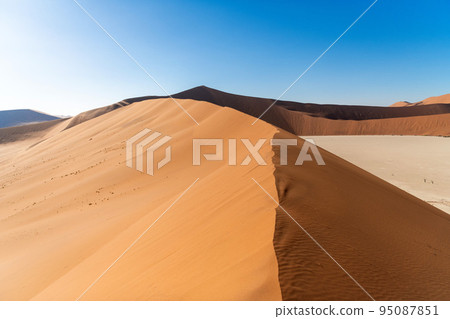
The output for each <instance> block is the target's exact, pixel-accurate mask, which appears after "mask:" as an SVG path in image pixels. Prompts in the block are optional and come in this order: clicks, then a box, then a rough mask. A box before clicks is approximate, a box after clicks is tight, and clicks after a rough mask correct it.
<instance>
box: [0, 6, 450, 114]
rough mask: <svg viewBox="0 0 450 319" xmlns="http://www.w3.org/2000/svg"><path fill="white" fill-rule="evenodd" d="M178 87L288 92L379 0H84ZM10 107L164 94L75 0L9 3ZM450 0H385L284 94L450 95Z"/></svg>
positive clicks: (320, 98)
mask: <svg viewBox="0 0 450 319" xmlns="http://www.w3.org/2000/svg"><path fill="white" fill-rule="evenodd" d="M78 1H79V2H80V4H82V5H83V6H84V7H85V8H86V9H87V10H88V11H89V12H90V13H91V14H92V15H93V16H94V17H95V18H96V19H97V20H98V21H99V22H100V23H101V24H102V25H103V26H104V27H105V28H106V29H107V30H108V31H109V32H110V33H111V34H112V35H113V36H114V37H115V38H116V39H117V40H118V41H119V42H120V43H121V44H122V45H123V46H124V47H125V48H126V49H127V50H128V51H129V52H130V53H131V54H132V55H133V56H134V57H135V58H136V59H137V60H138V61H139V62H140V63H141V64H142V65H143V66H144V67H145V68H146V69H147V70H148V71H149V72H150V73H151V74H152V75H153V76H154V77H155V78H156V79H157V80H158V81H159V82H160V83H161V84H162V85H163V87H164V88H166V90H167V91H169V92H170V93H175V92H178V91H182V90H185V89H188V88H191V87H194V86H197V85H207V86H210V87H213V88H217V89H220V90H224V91H227V92H231V93H238V94H245V95H253V96H262V97H271V98H277V97H278V96H279V95H280V94H281V92H283V91H284V89H286V88H287V87H288V86H289V85H290V83H292V82H293V81H294V80H295V79H296V78H297V77H298V76H299V75H300V74H301V73H302V72H303V71H304V70H305V69H306V68H307V67H308V66H309V64H311V63H312V62H313V61H314V60H315V59H316V57H317V56H319V55H320V54H321V53H322V52H323V51H324V50H325V49H326V48H327V47H328V46H329V45H330V44H331V43H332V42H333V41H334V40H335V39H336V38H337V37H338V36H339V35H340V34H341V33H342V32H343V31H344V30H345V29H346V28H347V27H348V26H349V25H350V24H351V23H352V22H353V21H354V20H355V19H356V18H357V17H358V16H359V15H360V14H361V13H362V12H363V11H364V10H365V9H366V8H367V7H368V6H369V5H370V4H371V3H372V2H373V0H367V1H366V0H303V1H300V0H298V1H233V0H230V1H200V0H192V1H178V0H175V1H111V0H108V1H104V0H98V1H94V0H78ZM0 6H1V10H0V40H1V46H2V49H1V50H0V94H1V100H0V109H15V108H32V109H38V110H41V111H44V112H48V113H52V114H58V115H61V114H70V115H74V114H77V113H79V112H81V111H84V110H88V109H92V108H95V107H100V106H104V105H108V104H111V103H114V102H116V101H119V100H121V99H123V98H127V97H133V96H142V95H153V94H155V95H163V94H164V92H162V91H161V89H160V88H159V87H158V86H157V85H156V84H154V83H153V81H152V80H151V79H150V78H148V77H147V75H146V74H145V73H144V72H143V71H142V70H141V69H139V68H138V67H137V66H136V65H135V64H134V63H133V61H131V60H130V59H129V58H128V57H127V56H126V55H125V54H124V53H123V52H122V51H121V50H120V49H119V48H118V47H117V46H116V45H115V44H114V42H113V41H111V39H109V38H108V37H107V36H106V35H105V34H104V33H103V32H102V31H101V30H100V29H99V28H98V27H97V26H96V25H95V24H94V23H93V22H92V21H91V20H90V19H89V18H88V17H87V16H86V15H85V14H84V13H83V12H82V11H81V10H80V8H78V7H77V6H76V5H75V3H74V2H73V1H71V0H59V1H58V0H40V1H35V0H21V1H17V0H0ZM449 14H450V1H447V0H432V1H414V0H395V1H392V0H379V1H378V3H377V4H375V5H374V6H373V8H372V9H371V10H370V11H369V12H368V13H367V14H366V15H365V16H364V17H363V18H362V19H361V20H360V21H359V22H358V23H357V24H356V25H355V26H354V27H353V28H352V29H351V30H350V31H349V32H348V33H347V34H346V35H345V36H344V37H343V38H342V39H341V40H340V41H339V42H338V43H337V44H336V45H335V46H334V47H333V48H332V49H331V50H330V51H329V52H328V53H327V54H326V55H325V56H324V57H323V58H322V59H321V60H320V61H319V62H318V63H317V64H316V65H315V66H314V67H313V68H312V69H311V70H310V71H309V72H308V73H307V74H306V75H305V76H304V77H303V78H302V79H301V80H300V81H299V82H298V83H297V84H296V85H295V86H294V87H293V88H292V89H291V90H290V91H289V92H288V93H287V94H286V95H285V96H284V97H283V99H286V100H295V101H302V102H317V103H350V104H370V105H389V104H392V103H393V102H396V101H399V100H409V101H417V100H421V99H423V98H426V97H429V96H434V95H441V94H445V93H450V36H449V34H450V19H449V18H448V17H449Z"/></svg>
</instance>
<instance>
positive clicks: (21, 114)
mask: <svg viewBox="0 0 450 319" xmlns="http://www.w3.org/2000/svg"><path fill="white" fill-rule="evenodd" d="M57 119H59V117H57V116H52V115H48V114H45V113H41V112H37V111H33V110H28V109H20V110H8V111H0V128H2V127H10V126H18V125H24V124H30V123H37V122H45V121H51V120H57Z"/></svg>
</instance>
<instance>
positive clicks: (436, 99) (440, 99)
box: [391, 94, 450, 107]
mask: <svg viewBox="0 0 450 319" xmlns="http://www.w3.org/2000/svg"><path fill="white" fill-rule="evenodd" d="M434 104H450V94H444V95H439V96H432V97H429V98H426V99H425V100H422V101H419V102H415V103H410V102H407V101H400V102H396V103H394V104H392V105H391V106H392V107H405V106H421V105H427V106H428V105H434Z"/></svg>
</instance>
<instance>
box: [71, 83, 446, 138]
mask: <svg viewBox="0 0 450 319" xmlns="http://www.w3.org/2000/svg"><path fill="white" fill-rule="evenodd" d="M173 97H174V98H177V99H188V100H196V101H206V102H210V103H213V104H216V105H220V106H228V107H230V108H233V109H236V110H238V111H241V112H244V113H246V114H249V115H251V116H254V117H259V116H260V115H261V114H262V113H263V112H264V111H265V110H266V109H267V108H268V107H269V106H270V105H271V104H272V103H273V102H274V100H273V99H265V98H257V97H249V96H243V95H236V94H230V93H226V92H222V91H219V90H215V89H211V88H208V87H206V86H199V87H195V88H193V89H190V90H187V91H183V92H180V93H176V94H174V95H173ZM159 98H167V97H166V96H144V97H139V98H134V99H127V100H124V101H121V102H119V103H116V104H113V105H110V106H107V107H103V108H99V109H95V110H92V111H88V112H85V113H82V114H80V115H78V116H76V117H75V118H73V120H72V121H71V122H70V124H69V126H68V127H72V126H74V125H76V124H78V123H82V122H83V121H85V120H89V119H91V118H94V117H96V116H100V115H102V114H105V113H107V112H110V111H112V110H115V109H117V108H120V107H123V106H125V105H129V104H130V103H133V102H137V101H144V100H151V99H159ZM262 120H264V121H266V122H268V123H270V124H273V125H275V126H277V127H280V128H282V129H284V130H286V131H288V132H291V133H293V134H296V135H437V136H440V135H443V136H449V135H450V104H443V103H436V104H430V105H428V106H427V107H426V108H423V107H420V106H412V107H408V108H389V107H379V106H378V107H377V106H362V105H332V104H313V103H299V102H289V101H277V102H276V103H275V105H273V106H272V107H271V108H270V110H269V111H268V112H267V113H266V114H265V115H264V116H263V117H262Z"/></svg>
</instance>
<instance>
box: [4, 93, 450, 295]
mask: <svg viewBox="0 0 450 319" xmlns="http://www.w3.org/2000/svg"><path fill="white" fill-rule="evenodd" d="M178 101H179V102H180V103H181V104H182V105H183V106H184V107H186V109H187V110H188V111H189V112H190V113H191V114H192V115H193V116H194V117H195V118H196V119H197V120H198V121H199V123H200V126H197V125H195V123H193V121H192V120H191V119H190V118H188V117H187V116H186V115H185V114H184V113H183V112H180V110H179V108H178V106H176V105H175V104H174V103H173V101H171V100H169V99H157V100H145V101H142V102H138V103H132V104H130V105H127V106H125V107H121V108H118V109H116V110H115V111H113V112H108V113H105V114H104V115H102V116H97V117H93V118H92V119H91V120H88V121H84V122H80V124H78V125H76V126H72V127H71V128H68V129H65V130H62V129H61V127H55V129H53V130H51V131H46V135H45V136H44V137H43V139H42V140H40V141H39V143H37V144H36V143H35V142H34V141H33V143H35V145H34V146H33V147H31V148H28V149H24V148H22V144H21V143H22V142H23V141H18V142H10V143H6V144H1V145H0V147H2V150H3V148H4V147H7V148H8V149H9V150H10V151H11V150H12V149H14V147H15V145H19V146H20V147H18V149H17V150H16V151H15V153H11V152H10V153H8V154H10V155H8V154H7V155H5V158H3V160H1V161H0V171H1V174H0V187H1V188H2V192H1V194H0V196H1V197H0V198H1V201H0V282H2V285H0V299H3V300H28V299H35V300H54V299H58V300H74V299H76V298H78V297H80V296H81V299H83V300H277V299H281V298H283V299H285V300H299V299H308V300H335V299H346V300H355V299H356V300H364V299H368V298H369V296H368V295H366V294H365V293H364V292H363V291H362V290H361V289H360V288H359V287H358V286H357V285H356V284H355V283H354V282H353V281H352V280H351V279H350V278H349V277H348V276H347V275H346V274H345V273H344V272H343V271H342V269H340V268H339V267H338V266H337V265H336V264H335V263H334V262H333V261H332V260H331V259H330V258H329V257H328V256H327V255H326V254H325V253H324V252H323V251H322V250H321V249H320V248H319V247H318V246H317V245H316V244H315V243H314V242H313V241H312V240H311V239H310V238H309V237H307V236H306V235H305V233H304V232H302V230H301V229H299V227H298V226H297V225H296V224H295V223H294V222H293V221H292V220H290V219H289V217H288V216H287V215H286V214H285V213H284V212H283V211H281V210H280V208H277V205H276V204H275V203H274V202H273V201H272V200H271V199H270V198H269V197H268V196H267V195H266V194H265V193H264V192H263V191H262V190H261V189H260V188H259V187H258V186H257V185H256V184H255V183H254V182H253V181H252V178H255V180H257V181H258V182H259V183H260V184H261V185H262V186H263V187H264V188H265V189H266V190H267V192H269V194H271V196H272V197H274V198H275V199H276V200H277V201H279V202H280V203H281V205H282V206H283V207H284V208H285V209H286V210H287V211H288V212H289V213H290V214H291V215H292V216H293V217H294V218H295V219H296V220H297V222H298V223H300V224H301V225H302V226H303V227H304V228H305V229H306V230H307V231H308V232H309V233H310V234H311V235H312V236H313V237H314V238H315V239H316V240H317V241H318V242H319V243H320V244H321V245H322V246H323V247H324V248H325V249H326V250H327V251H328V252H329V253H330V254H331V255H332V256H333V257H334V258H335V259H336V261H338V262H339V264H340V265H341V266H342V267H344V268H345V269H346V270H347V271H348V272H349V273H350V274H351V275H352V276H353V277H354V278H355V279H356V280H357V281H358V282H359V283H360V284H361V285H362V286H363V287H364V288H365V289H366V290H367V291H368V293H370V295H371V296H372V297H373V298H375V299H377V300H416V299H420V300H422V299H423V300H436V299H439V300H440V299H444V300H448V299H450V290H449V289H448V287H449V283H450V273H449V272H448V269H450V247H449V245H448V243H449V242H450V217H449V215H447V214H445V213H443V212H441V211H440V210H438V209H436V208H434V207H432V206H430V205H429V204H427V203H425V202H423V201H421V200H419V199H417V198H415V197H413V196H411V195H409V194H407V193H405V192H403V191H401V190H399V189H398V188H396V187H394V186H392V185H390V184H388V183H387V182H385V181H383V180H381V179H379V178H377V177H375V176H373V175H371V174H369V173H367V172H366V171H364V170H362V169H360V168H358V167H356V166H354V165H352V164H350V163H348V162H346V161H344V160H342V159H341V158H339V157H337V156H335V155H333V154H331V153H328V152H326V151H324V150H321V153H322V156H323V158H324V160H325V163H326V165H325V166H318V165H316V164H315V163H312V162H307V163H305V164H304V165H303V166H295V165H293V160H294V158H295V157H296V156H297V154H298V151H299V148H300V146H301V144H302V143H303V140H302V139H299V138H297V137H296V136H295V135H293V134H291V133H289V132H287V131H284V130H282V129H278V128H277V127H275V126H273V125H271V124H268V123H266V122H264V121H259V122H257V123H256V124H255V125H254V126H252V125H251V123H252V122H253V121H254V118H253V117H251V116H248V115H246V114H243V113H242V112H238V111H236V110H234V109H231V108H228V107H220V106H218V105H214V104H211V103H207V102H202V101H194V100H185V99H184V100H183V99H180V100H178ZM321 120H327V121H333V120H330V119H324V118H322V119H321ZM391 120H392V119H391ZM61 126H64V127H65V126H66V123H61ZM143 128H151V129H154V130H157V131H160V132H163V133H164V134H167V135H170V136H172V137H173V140H172V142H173V144H172V146H173V161H172V162H170V163H169V164H168V165H167V167H164V168H162V169H161V170H160V171H158V172H157V174H155V176H152V177H150V176H148V175H146V174H142V173H140V172H138V171H136V170H134V169H130V168H128V167H126V166H125V158H124V155H125V141H126V139H128V138H130V137H131V136H133V135H134V134H136V133H137V132H139V131H140V130H142V129H143ZM193 137H203V138H205V137H207V138H225V139H228V138H243V137H246V138H250V139H251V140H252V142H253V144H254V143H255V142H256V141H257V140H258V139H259V138H266V139H270V138H291V139H297V140H298V141H299V146H297V147H290V148H289V152H288V154H289V165H287V166H283V165H279V163H278V156H277V154H278V148H277V147H274V148H272V147H271V146H270V145H269V144H267V143H266V144H265V145H264V147H262V148H261V152H260V153H261V155H262V156H263V158H264V159H265V160H266V163H267V165H266V166H258V165H256V164H255V162H254V161H252V162H251V163H250V165H248V166H242V165H237V166H229V165H227V164H226V161H225V162H220V161H219V162H205V164H204V165H202V166H199V167H197V166H192V162H191V158H192V138H193ZM244 156H245V153H244ZM226 157H227V154H226V153H225V158H226ZM242 159H243V158H241V159H240V160H242ZM240 160H239V161H240ZM12 164H14V165H12ZM198 177H199V178H200V180H199V181H198V183H197V184H196V185H194V187H193V188H192V190H190V191H189V192H188V193H187V194H186V196H185V197H183V198H182V199H181V200H180V201H179V202H178V203H177V204H176V205H174V206H173V208H171V210H170V211H169V212H168V213H167V214H166V215H164V216H163V217H162V218H161V220H159V221H158V223H157V224H155V226H154V227H153V228H152V229H150V231H149V232H148V233H146V234H145V236H143V237H142V238H141V240H139V241H138V243H137V244H136V245H135V246H133V248H131V249H130V251H129V252H127V253H126V254H125V255H124V256H123V258H121V259H120V260H119V261H118V262H117V264H115V265H114V266H113V267H112V268H111V269H110V270H109V271H108V272H107V273H106V274H105V275H104V276H102V277H101V278H100V279H99V281H98V282H96V283H95V285H94V286H93V287H92V288H91V289H90V290H88V291H87V292H86V293H85V294H83V292H84V291H85V290H86V288H88V287H89V285H90V284H92V283H93V282H94V281H95V280H96V278H98V277H99V275H100V274H102V272H103V271H104V270H105V269H107V267H108V266H110V265H111V263H112V262H113V261H114V260H115V259H116V258H117V257H118V256H119V255H120V254H121V253H122V252H123V251H124V250H125V249H126V248H127V247H128V246H129V245H130V244H131V243H132V242H133V241H134V240H135V239H136V238H137V237H138V236H139V235H140V234H141V233H142V232H143V231H144V230H145V229H146V228H147V227H148V226H149V225H150V224H151V223H152V222H153V221H155V219H156V218H158V216H160V214H161V213H162V212H163V211H164V210H165V209H166V208H167V207H168V206H169V205H170V204H171V203H172V202H173V201H174V200H175V199H176V198H177V197H178V196H179V194H180V193H181V192H182V191H184V190H185V189H186V187H187V186H189V185H190V184H191V183H192V182H193V181H194V180H195V179H196V178H198Z"/></svg>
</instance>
